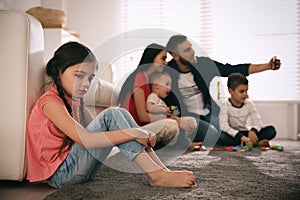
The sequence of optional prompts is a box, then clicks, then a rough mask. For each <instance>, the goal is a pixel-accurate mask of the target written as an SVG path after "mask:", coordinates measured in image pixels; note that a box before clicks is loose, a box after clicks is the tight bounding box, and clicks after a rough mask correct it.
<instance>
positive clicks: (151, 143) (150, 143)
mask: <svg viewBox="0 0 300 200" xmlns="http://www.w3.org/2000/svg"><path fill="white" fill-rule="evenodd" d="M155 144H156V135H155V134H154V133H150V134H149V139H148V146H149V147H154V146H155Z"/></svg>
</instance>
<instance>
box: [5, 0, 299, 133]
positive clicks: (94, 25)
mask: <svg viewBox="0 0 300 200" xmlns="http://www.w3.org/2000/svg"><path fill="white" fill-rule="evenodd" d="M3 2H4V3H5V4H3ZM121 3H122V2H121V1H120V0H85V1H81V0H72V1H71V0H69V1H64V0H0V6H1V5H6V6H7V7H8V9H12V10H18V11H26V10H28V9H29V8H32V7H34V6H44V7H52V8H56V9H61V10H64V11H65V12H66V13H67V21H66V26H68V27H69V28H71V29H72V30H74V31H75V32H77V33H78V34H80V41H81V42H82V43H84V44H86V45H87V46H88V47H90V48H91V49H96V48H97V46H98V45H100V44H101V43H102V42H104V41H106V40H108V39H110V38H111V37H113V36H115V35H117V34H119V33H121V31H122V24H123V19H121V16H122V9H121ZM256 103H257V109H258V111H259V112H260V113H261V116H262V119H263V121H264V122H265V123H266V124H274V125H275V127H276V128H277V131H278V135H277V137H278V138H289V139H297V134H298V133H299V132H300V130H299V127H300V125H299V124H300V117H299V115H300V114H299V110H300V108H299V107H300V106H298V104H291V103H289V102H275V103H274V102H271V103H270V102H259V101H258V102H256Z"/></svg>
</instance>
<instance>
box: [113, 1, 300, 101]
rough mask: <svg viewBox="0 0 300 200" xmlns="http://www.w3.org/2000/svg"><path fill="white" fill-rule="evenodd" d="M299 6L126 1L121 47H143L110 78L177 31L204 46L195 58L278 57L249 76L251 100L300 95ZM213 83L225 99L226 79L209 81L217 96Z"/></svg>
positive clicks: (239, 59) (239, 60) (128, 56)
mask: <svg viewBox="0 0 300 200" xmlns="http://www.w3.org/2000/svg"><path fill="white" fill-rule="evenodd" d="M299 6H300V5H299V4H297V0H286V1H283V0H263V1H262V0H251V1H246V0H243V1H241V0H226V1H222V0H185V1H179V2H174V1H172V0H152V1H149V0H139V1H136V0H126V1H124V2H123V17H122V18H123V20H124V23H123V26H124V27H123V30H124V32H125V33H126V32H129V33H130V34H128V35H127V36H124V37H126V38H125V46H126V45H127V46H130V45H132V44H131V43H136V41H137V40H141V41H143V42H141V44H143V45H140V46H138V48H135V49H131V51H130V52H127V53H126V54H125V55H124V56H122V58H120V59H119V60H118V61H116V62H117V63H118V62H120V63H122V65H123V66H125V67H123V68H122V69H124V68H125V69H126V70H125V71H123V70H122V71H120V70H114V75H115V77H114V82H115V83H116V82H117V81H118V80H120V77H123V76H124V74H125V75H126V74H128V73H130V72H131V71H132V70H133V69H135V68H136V66H137V63H138V62H139V59H140V57H141V53H142V51H143V49H144V48H145V47H146V45H147V44H150V43H152V42H156V43H159V44H163V45H165V44H166V42H167V41H168V38H169V37H170V36H171V35H173V34H176V33H181V34H184V35H187V36H188V37H189V38H190V39H191V40H192V41H194V42H195V43H197V44H198V45H199V46H201V48H203V49H204V51H202V52H199V51H200V50H198V49H196V54H197V55H198V56H201V55H207V56H209V57H210V58H212V59H214V60H217V61H219V62H222V63H227V62H228V63H231V64H238V63H245V62H251V63H265V62H268V61H269V60H270V59H271V58H272V57H273V56H274V55H277V56H278V57H279V58H280V59H281V62H282V68H281V69H280V70H278V71H266V72H263V73H258V74H253V75H251V76H249V77H248V78H249V81H250V82H249V95H250V98H251V99H255V100H296V99H300V68H299V63H300V60H299V52H300V48H299V45H300V43H299V35H300V34H299V28H300V26H299V24H298V23H299V19H300V17H299V11H300V7H299ZM297 20H298V22H297ZM138 30H142V31H140V32H139V31H138ZM172 33H173V34H172ZM129 49H130V48H129ZM168 57H169V58H170V55H168ZM120 63H118V64H116V65H115V66H118V65H120ZM217 85H221V86H223V87H221V88H222V89H221V90H220V96H221V97H226V96H227V95H228V93H227V92H226V91H227V88H226V87H225V86H226V78H216V79H215V80H213V82H212V83H211V86H210V88H211V93H212V95H213V96H214V97H215V98H216V94H217Z"/></svg>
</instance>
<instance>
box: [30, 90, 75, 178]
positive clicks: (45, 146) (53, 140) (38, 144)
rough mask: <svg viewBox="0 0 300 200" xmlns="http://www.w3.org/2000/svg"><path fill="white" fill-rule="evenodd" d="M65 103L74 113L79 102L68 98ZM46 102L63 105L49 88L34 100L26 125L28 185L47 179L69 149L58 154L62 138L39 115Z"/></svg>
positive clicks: (41, 115)
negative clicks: (67, 103)
mask: <svg viewBox="0 0 300 200" xmlns="http://www.w3.org/2000/svg"><path fill="white" fill-rule="evenodd" d="M66 99H67V101H68V102H69V104H70V105H71V107H72V110H74V111H75V110H76V111H78V108H79V105H80V102H74V101H72V100H71V98H69V97H66ZM50 102H52V103H60V104H62V105H65V104H64V102H63V101H62V99H61V98H60V97H59V96H58V92H57V90H56V89H55V88H51V89H50V90H49V91H47V92H45V94H43V95H42V96H41V97H40V98H39V99H38V101H37V102H36V104H35V105H34V107H33V108H32V111H31V114H30V117H29V119H28V122H27V127H26V134H27V137H26V142H27V143H26V145H27V146H26V148H27V162H28V169H27V179H28V180H29V181H30V182H35V181H42V180H46V179H48V178H49V177H51V176H52V175H53V174H54V172H55V171H56V169H57V168H58V167H59V166H60V164H61V163H62V162H63V161H64V160H65V158H66V157H67V155H68V153H69V151H70V150H69V149H70V148H69V146H66V147H65V149H63V150H62V152H61V153H60V154H59V151H60V148H61V146H62V145H63V141H64V138H65V137H66V135H65V134H64V133H62V132H61V131H60V130H59V129H58V128H57V127H56V126H55V125H54V124H53V122H52V121H50V119H49V118H48V117H47V116H46V115H45V114H44V113H43V106H44V105H45V104H47V103H50ZM72 103H73V105H72ZM74 111H73V112H74ZM76 113H78V112H76Z"/></svg>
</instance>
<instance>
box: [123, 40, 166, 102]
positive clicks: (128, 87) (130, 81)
mask: <svg viewBox="0 0 300 200" xmlns="http://www.w3.org/2000/svg"><path fill="white" fill-rule="evenodd" d="M163 50H166V48H165V47H164V46H162V45H159V44H156V43H152V44H150V45H148V46H147V47H146V49H145V50H144V52H143V55H142V57H141V60H140V62H139V64H138V67H137V68H136V69H135V70H134V71H133V72H132V73H131V74H130V75H129V76H128V77H127V79H126V80H125V82H124V83H123V85H122V87H121V91H120V93H119V98H118V104H120V103H122V102H123V101H124V99H125V97H126V95H127V94H128V93H132V92H133V85H134V80H135V77H136V75H137V73H139V72H143V71H147V70H148V69H149V68H150V67H151V65H152V63H153V61H154V59H155V57H156V56H157V55H158V54H159V53H160V52H162V51H163Z"/></svg>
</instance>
